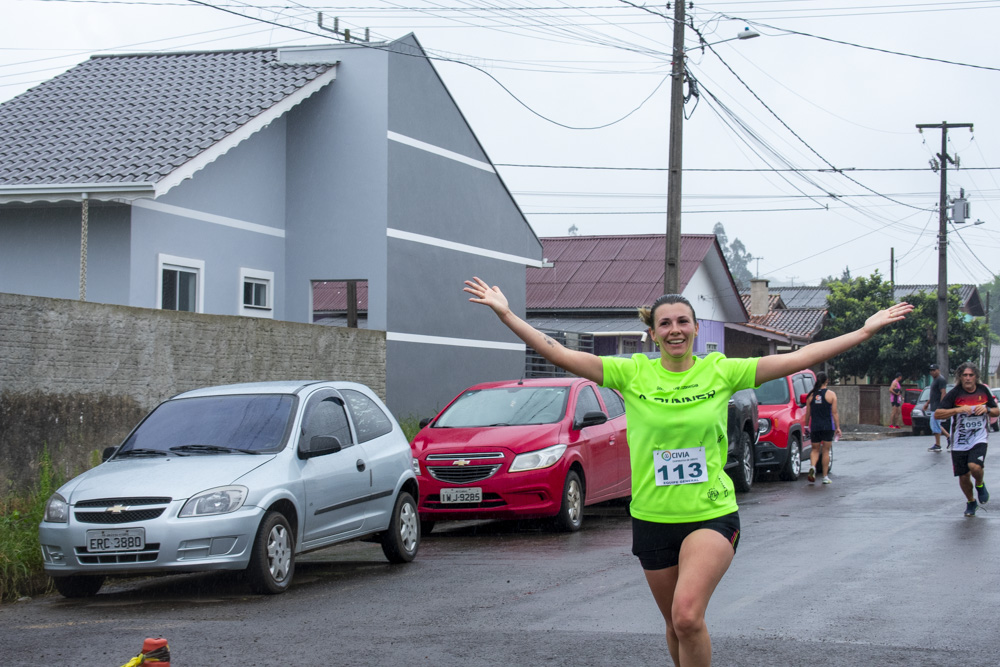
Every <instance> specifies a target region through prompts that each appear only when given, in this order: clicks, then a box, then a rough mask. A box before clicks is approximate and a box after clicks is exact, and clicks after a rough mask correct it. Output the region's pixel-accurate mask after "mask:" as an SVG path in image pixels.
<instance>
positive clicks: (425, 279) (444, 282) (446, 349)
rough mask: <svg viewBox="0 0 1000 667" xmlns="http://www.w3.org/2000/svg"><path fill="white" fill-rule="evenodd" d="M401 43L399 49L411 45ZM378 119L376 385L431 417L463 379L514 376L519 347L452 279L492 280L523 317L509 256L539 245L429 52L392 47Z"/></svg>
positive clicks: (520, 278)
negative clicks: (381, 128) (381, 173)
mask: <svg viewBox="0 0 1000 667" xmlns="http://www.w3.org/2000/svg"><path fill="white" fill-rule="evenodd" d="M403 42H404V43H403V44H401V45H400V50H401V51H404V52H406V51H407V44H409V45H410V46H411V47H412V49H411V50H413V51H416V50H417V49H418V48H419V46H418V45H417V44H416V42H415V40H413V39H412V38H409V39H406V40H403ZM388 122H389V125H388V130H389V132H390V133H393V136H394V137H396V138H393V139H390V141H389V146H388V157H389V163H388V182H389V187H388V192H389V199H388V226H389V228H390V230H392V231H391V234H392V237H391V238H390V239H389V244H388V257H389V264H388V285H389V301H388V303H387V316H386V322H387V332H388V333H387V338H388V343H387V355H388V358H389V365H388V368H387V369H386V391H387V394H388V396H389V402H390V407H392V408H393V409H394V410H396V411H397V415H400V416H404V417H405V416H407V415H414V416H431V415H433V414H434V413H435V412H436V411H437V410H438V409H440V408H442V407H444V405H445V403H446V402H447V401H448V400H450V399H451V398H452V397H453V396H454V395H456V394H457V393H458V392H460V391H461V390H463V389H465V388H466V387H467V386H469V385H470V384H473V383H476V382H481V381H484V380H499V379H508V378H512V377H513V378H516V377H521V375H522V374H523V372H524V348H523V344H521V343H520V341H519V340H518V339H517V338H515V337H514V336H513V335H512V334H511V333H510V332H509V331H508V330H507V329H506V327H504V326H502V325H501V324H500V323H499V322H497V320H496V317H495V316H494V315H493V313H492V311H490V310H489V309H486V308H482V307H479V306H473V305H470V304H469V302H468V295H467V294H465V293H464V292H463V291H462V286H463V285H462V282H463V281H464V280H466V279H468V278H470V277H471V276H473V275H479V276H482V277H483V278H485V279H487V280H489V281H490V282H491V283H494V284H498V285H502V286H503V289H504V293H505V295H506V296H507V298H508V299H509V301H510V305H511V308H512V309H513V310H514V312H515V313H519V314H521V315H522V316H523V314H524V308H525V262H524V261H518V260H517V259H516V258H527V259H529V260H534V261H538V260H540V259H541V242H540V241H539V240H538V238H537V237H536V236H535V234H534V233H533V232H532V230H531V228H530V226H529V225H528V224H527V222H526V221H525V220H524V217H523V216H522V215H521V212H520V211H519V210H518V208H517V206H516V205H515V203H514V201H513V199H512V198H511V196H510V193H509V192H508V191H507V189H506V187H505V186H504V184H503V181H502V180H501V179H500V177H499V176H498V175H497V174H496V172H495V171H494V170H493V168H492V166H491V165H490V164H489V162H488V158H487V157H486V155H485V153H484V152H483V150H482V148H481V146H480V145H479V142H478V140H476V137H475V134H474V133H473V131H472V130H471V129H470V128H469V126H468V124H467V123H466V121H465V119H464V117H463V116H462V114H461V112H460V111H459V109H458V107H457V106H456V105H455V102H454V100H453V99H452V98H451V95H450V94H449V93H448V90H447V88H446V87H445V86H444V84H443V83H442V82H441V80H440V78H439V77H438V75H437V72H436V71H435V70H434V68H433V67H432V65H431V64H430V62H429V61H428V60H427V59H425V58H415V57H412V56H410V55H403V54H402V53H392V54H390V56H389V99H388ZM414 143H417V145H416V146H415V145H414ZM407 235H418V236H417V237H412V236H407ZM414 238H419V240H414ZM449 244H462V245H463V246H467V247H466V248H463V249H458V248H455V247H454V246H451V247H449ZM491 253H503V254H504V255H508V256H510V257H509V258H507V259H503V258H498V257H496V256H490V254H491ZM414 387H427V388H428V389H429V390H428V391H414V390H413V388H414ZM431 388H432V389H431Z"/></svg>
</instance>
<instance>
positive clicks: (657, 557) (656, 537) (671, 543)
mask: <svg viewBox="0 0 1000 667" xmlns="http://www.w3.org/2000/svg"><path fill="white" fill-rule="evenodd" d="M701 528H708V529H709V530H714V531H715V532H717V533H719V534H720V535H722V536H723V537H725V538H726V539H727V540H729V543H730V544H732V545H733V552H734V553H735V552H736V547H737V546H738V545H739V543H740V515H739V512H733V513H732V514H726V515H724V516H720V517H718V518H716V519H707V520H705V521H695V522H692V523H656V522H653V521H643V520H642V519H636V518H635V517H633V518H632V553H633V554H634V555H635V556H638V557H639V563H640V564H641V565H642V569H644V570H663V569H665V568H668V567H673V566H675V565H677V562H678V559H679V558H680V553H681V543H682V542H683V541H684V538H685V537H687V536H688V535H690V534H691V533H693V532H694V531H696V530H699V529H701Z"/></svg>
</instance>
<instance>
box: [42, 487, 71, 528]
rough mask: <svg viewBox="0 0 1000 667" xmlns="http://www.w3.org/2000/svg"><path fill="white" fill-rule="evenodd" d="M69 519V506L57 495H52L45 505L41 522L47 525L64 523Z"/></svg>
mask: <svg viewBox="0 0 1000 667" xmlns="http://www.w3.org/2000/svg"><path fill="white" fill-rule="evenodd" d="M68 519H69V504H68V503H67V502H66V499H65V498H63V497H62V496H60V495H59V494H58V493H53V494H52V496H51V497H50V498H49V499H48V501H46V503H45V515H44V516H43V517H42V521H48V522H49V523H66V521H67V520H68Z"/></svg>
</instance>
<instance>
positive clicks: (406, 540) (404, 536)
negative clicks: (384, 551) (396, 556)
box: [399, 503, 420, 551]
mask: <svg viewBox="0 0 1000 667" xmlns="http://www.w3.org/2000/svg"><path fill="white" fill-rule="evenodd" d="M419 535H420V520H419V519H418V518H417V508H416V507H414V506H413V504H411V503H404V504H403V506H402V507H400V508H399V537H400V540H401V541H402V543H403V549H405V550H406V551H415V550H416V548H417V539H418V536H419Z"/></svg>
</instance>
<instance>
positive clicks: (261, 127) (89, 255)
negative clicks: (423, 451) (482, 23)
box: [0, 35, 543, 417]
mask: <svg viewBox="0 0 1000 667" xmlns="http://www.w3.org/2000/svg"><path fill="white" fill-rule="evenodd" d="M542 259H543V258H542V246H541V243H540V241H539V240H538V238H537V237H536V236H535V234H534V232H533V231H532V230H531V228H530V226H529V225H528V224H527V222H526V220H525V219H524V216H523V215H522V213H521V211H520V209H519V208H518V206H517V204H516V203H515V202H514V200H513V199H512V197H511V195H510V193H509V191H508V190H507V188H506V186H505V185H504V183H503V181H502V180H501V179H500V177H499V175H498V174H497V172H496V170H495V169H494V167H493V165H492V163H491V162H490V160H489V158H488V157H487V155H486V153H485V152H484V150H483V148H482V146H481V145H480V144H479V142H478V140H477V139H476V136H475V134H474V133H473V131H472V129H471V128H470V127H469V125H468V123H467V122H466V120H465V118H464V117H463V115H462V113H461V111H460V110H459V109H458V107H457V105H456V104H455V101H454V100H453V99H452V97H451V95H450V94H449V92H448V90H447V89H446V88H445V86H444V84H443V82H442V81H441V79H440V78H439V76H438V74H437V72H436V71H435V69H434V67H433V66H432V64H431V62H430V60H429V59H428V58H427V57H426V55H425V54H424V51H423V49H422V48H421V46H420V44H419V42H417V40H416V38H415V37H414V36H412V35H410V36H408V37H406V38H404V39H402V40H399V41H396V42H392V43H389V44H336V45H324V46H321V47H296V48H277V49H259V50H247V51H221V52H198V53H166V54H164V53H158V54H138V55H112V56H95V57H93V58H91V59H90V60H88V61H86V62H84V63H82V64H80V65H78V66H76V67H74V68H72V69H70V70H69V71H67V72H65V73H63V74H61V75H59V76H57V77H55V78H54V79H51V80H49V81H46V82H44V83H42V84H40V85H39V86H37V87H35V88H33V89H31V90H29V91H27V92H25V93H24V94H22V95H20V96H18V97H16V98H14V99H12V100H10V101H8V102H6V103H4V104H2V105H0V292H8V293H16V294H26V295H32V296H44V297H55V298H61V299H86V300H88V301H95V302H102V303H109V304H118V305H128V306H137V307H143V308H164V309H174V310H189V311H194V312H200V313H209V314H214V315H232V316H238V317H269V318H274V319H280V320H288V321H294V322H313V321H317V320H322V319H324V317H326V316H328V315H329V313H328V312H323V313H320V312H319V311H320V310H322V309H324V308H325V309H329V308H330V305H329V301H330V300H329V299H328V298H327V297H326V296H323V301H324V304H325V305H323V306H322V307H321V308H317V304H315V303H314V295H315V294H317V288H316V286H317V285H322V286H329V285H330V284H344V285H350V286H351V290H350V292H349V293H350V294H352V295H358V294H361V295H363V299H364V303H363V304H362V305H363V319H362V322H363V326H366V327H367V328H369V329H373V330H380V331H385V335H386V341H387V343H386V394H387V397H386V398H387V401H388V404H389V406H390V407H391V408H392V409H393V410H394V411H395V413H396V414H397V416H400V417H407V416H410V415H420V416H422V415H425V414H429V413H430V412H431V411H433V410H434V409H436V408H438V407H441V406H442V405H443V403H444V402H445V401H447V400H448V399H450V398H451V397H452V396H454V395H455V394H456V393H457V392H458V391H460V390H461V389H463V388H464V387H466V386H467V385H469V384H471V383H473V382H478V381H482V380H486V379H493V378H501V377H512V376H517V375H519V374H520V373H521V372H522V370H523V367H524V346H523V344H521V343H520V342H519V341H517V339H516V338H514V337H513V336H512V335H511V334H509V332H507V330H506V329H505V328H504V327H502V326H499V325H498V324H497V322H496V318H495V317H493V316H492V314H491V313H490V312H488V310H487V309H485V308H481V307H478V306H476V307H473V306H470V305H469V304H468V301H467V295H466V294H464V293H463V292H462V291H461V288H462V281H463V280H464V279H466V278H468V277H469V276H471V275H473V274H475V275H480V276H483V277H484V278H486V279H488V280H489V281H490V282H492V283H496V284H501V285H503V286H504V290H505V293H506V294H507V295H508V297H509V298H510V301H511V304H512V307H513V308H514V309H515V311H517V312H520V313H522V314H523V312H524V304H525V267H538V266H541V264H542ZM321 291H322V290H321ZM327 319H328V320H329V318H328V317H327ZM334 320H336V318H334ZM289 354H294V350H289Z"/></svg>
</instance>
